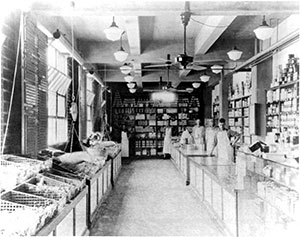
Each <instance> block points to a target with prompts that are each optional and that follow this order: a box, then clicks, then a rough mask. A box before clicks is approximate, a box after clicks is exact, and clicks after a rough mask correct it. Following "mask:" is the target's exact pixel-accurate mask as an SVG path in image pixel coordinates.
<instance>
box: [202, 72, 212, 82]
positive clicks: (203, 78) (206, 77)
mask: <svg viewBox="0 0 300 237" xmlns="http://www.w3.org/2000/svg"><path fill="white" fill-rule="evenodd" d="M209 78H210V76H208V75H206V74H204V75H202V76H201V77H200V79H201V81H203V82H208V81H209Z"/></svg>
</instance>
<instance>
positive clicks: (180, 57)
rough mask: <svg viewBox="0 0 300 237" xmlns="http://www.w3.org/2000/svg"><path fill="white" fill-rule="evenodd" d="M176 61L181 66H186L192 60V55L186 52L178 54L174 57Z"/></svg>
mask: <svg viewBox="0 0 300 237" xmlns="http://www.w3.org/2000/svg"><path fill="white" fill-rule="evenodd" d="M176 61H177V62H179V63H180V64H181V65H182V66H183V67H186V65H188V64H189V63H191V62H193V57H191V56H188V55H186V54H179V55H178V56H177V57H176Z"/></svg>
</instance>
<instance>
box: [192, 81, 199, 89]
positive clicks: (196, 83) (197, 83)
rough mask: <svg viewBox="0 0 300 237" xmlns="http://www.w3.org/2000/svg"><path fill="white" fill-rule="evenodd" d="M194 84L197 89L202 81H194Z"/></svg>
mask: <svg viewBox="0 0 300 237" xmlns="http://www.w3.org/2000/svg"><path fill="white" fill-rule="evenodd" d="M192 86H193V87H194V88H195V89H197V88H199V87H200V82H194V83H193V84H192Z"/></svg>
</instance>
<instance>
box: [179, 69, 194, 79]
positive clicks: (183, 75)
mask: <svg viewBox="0 0 300 237" xmlns="http://www.w3.org/2000/svg"><path fill="white" fill-rule="evenodd" d="M191 71H192V70H188V69H183V70H180V71H179V78H183V77H187V76H188V74H189V73H190V72H191Z"/></svg>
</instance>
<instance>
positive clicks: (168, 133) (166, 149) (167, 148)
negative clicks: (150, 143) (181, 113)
mask: <svg viewBox="0 0 300 237" xmlns="http://www.w3.org/2000/svg"><path fill="white" fill-rule="evenodd" d="M166 122H167V124H166V128H165V137H164V146H163V153H164V159H169V158H170V156H171V155H170V154H171V145H172V144H171V138H172V127H171V126H170V121H169V120H167V121H166Z"/></svg>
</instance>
